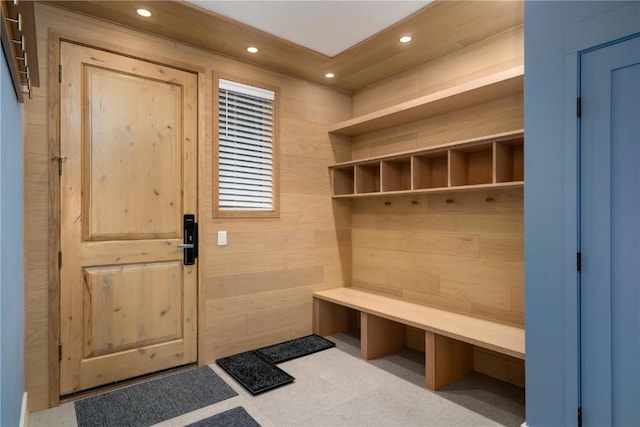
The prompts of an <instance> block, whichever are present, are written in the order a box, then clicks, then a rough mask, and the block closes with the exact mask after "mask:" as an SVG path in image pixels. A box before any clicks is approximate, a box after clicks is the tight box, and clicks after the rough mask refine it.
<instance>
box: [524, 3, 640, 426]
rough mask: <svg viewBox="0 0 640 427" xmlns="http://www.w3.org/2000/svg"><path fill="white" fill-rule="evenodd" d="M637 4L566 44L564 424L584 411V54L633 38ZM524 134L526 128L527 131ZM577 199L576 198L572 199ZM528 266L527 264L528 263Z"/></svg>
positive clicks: (572, 30)
mask: <svg viewBox="0 0 640 427" xmlns="http://www.w3.org/2000/svg"><path fill="white" fill-rule="evenodd" d="M636 8H637V5H635V4H630V5H629V6H625V7H621V8H619V9H615V10H613V11H612V12H610V13H607V14H605V15H600V16H596V17H594V18H592V19H588V20H586V21H582V22H580V23H578V24H575V25H573V26H571V27H569V28H568V29H567V30H566V31H565V36H564V40H563V51H564V56H565V60H564V73H563V74H564V106H565V108H564V112H563V113H564V123H565V127H564V137H563V140H562V145H563V157H564V159H563V183H562V191H563V193H564V194H565V195H567V196H568V197H565V199H564V202H563V207H562V212H563V223H564V227H563V236H562V242H563V246H564V262H563V264H564V269H563V276H564V279H563V283H564V290H563V292H564V319H565V323H564V325H563V332H564V336H565V345H564V348H565V355H564V366H565V369H564V373H563V377H564V384H565V399H564V409H565V424H566V425H573V424H575V423H576V421H577V417H576V412H577V408H578V407H579V406H580V403H581V401H580V387H581V384H580V323H579V322H580V293H579V291H580V290H579V285H580V274H579V272H578V271H577V269H576V254H577V253H578V252H579V251H580V178H579V173H580V169H579V167H580V151H579V149H580V118H579V117H577V114H576V100H577V98H578V97H579V96H580V55H581V54H582V53H585V52H587V51H590V50H593V49H597V48H600V47H603V46H606V45H608V44H613V43H617V42H619V41H622V40H624V39H627V38H630V37H633V35H634V34H636V33H638V31H639V30H640V28H639V27H638V23H637V21H636V15H635V11H636ZM525 133H526V129H525ZM571 195H574V197H571ZM525 263H526V260H525Z"/></svg>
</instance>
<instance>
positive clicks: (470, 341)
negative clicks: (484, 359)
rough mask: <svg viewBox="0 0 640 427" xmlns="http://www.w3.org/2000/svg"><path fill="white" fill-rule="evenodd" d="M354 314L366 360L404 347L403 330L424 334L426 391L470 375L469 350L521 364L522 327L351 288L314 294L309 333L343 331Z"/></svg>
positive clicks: (522, 351)
mask: <svg viewBox="0 0 640 427" xmlns="http://www.w3.org/2000/svg"><path fill="white" fill-rule="evenodd" d="M350 309H351V310H350ZM353 310H356V311H359V312H360V352H361V356H362V357H363V358H364V359H367V360H368V359H374V358H376V357H380V356H383V355H385V354H388V353H392V352H394V351H396V350H398V349H399V348H401V347H402V346H404V345H405V325H408V326H412V327H414V328H418V329H421V330H424V333H425V366H426V374H425V376H426V386H427V387H428V388H430V389H432V390H437V389H439V388H441V387H443V386H445V385H447V384H449V383H451V382H453V381H455V380H457V379H458V378H460V377H462V376H464V375H466V374H468V373H469V372H471V371H472V370H473V366H474V346H479V347H483V348H486V349H489V350H493V351H496V352H499V353H503V354H506V355H509V356H513V357H516V358H518V359H523V360H524V356H525V351H524V329H523V328H519V327H515V326H509V325H505V324H502V323H497V322H492V321H489V320H484V319H479V318H476V317H472V316H467V315H464V314H459V313H454V312H451V311H446V310H441V309H437V308H433V307H427V306H424V305H420V304H415V303H411V302H407V301H402V300H399V299H396V298H392V297H388V296H383V295H379V294H375V293H372V292H369V291H366V290H362V289H358V288H353V287H342V288H336V289H329V290H325V291H319V292H314V293H313V330H314V333H316V334H318V335H321V336H328V335H333V334H336V333H339V332H344V331H346V330H348V329H349V326H350V321H349V316H350V312H351V313H353Z"/></svg>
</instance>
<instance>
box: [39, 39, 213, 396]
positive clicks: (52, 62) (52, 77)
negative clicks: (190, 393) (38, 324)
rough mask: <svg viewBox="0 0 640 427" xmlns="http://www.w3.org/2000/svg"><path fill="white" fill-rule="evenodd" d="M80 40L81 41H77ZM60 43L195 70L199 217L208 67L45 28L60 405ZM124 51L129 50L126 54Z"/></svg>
mask: <svg viewBox="0 0 640 427" xmlns="http://www.w3.org/2000/svg"><path fill="white" fill-rule="evenodd" d="M80 40H82V41H80ZM61 42H69V43H73V44H77V45H82V46H87V47H90V48H94V49H99V50H104V51H107V52H112V53H115V54H119V55H123V56H128V57H131V58H135V59H139V60H142V61H146V62H151V63H156V64H161V65H164V66H168V67H171V68H176V69H178V70H182V71H187V72H191V73H194V74H196V75H197V84H198V88H197V96H198V100H197V108H198V111H197V122H198V130H197V135H198V141H197V144H196V145H197V148H196V153H197V156H198V159H197V165H198V171H197V177H198V178H197V187H198V189H197V205H198V208H197V218H204V208H203V204H202V203H200V200H202V189H203V188H204V183H205V175H204V171H205V140H206V120H205V114H204V112H205V111H206V109H205V99H206V96H205V95H206V91H207V89H208V87H207V80H206V69H205V68H204V67H202V66H198V65H194V64H186V63H184V62H180V61H175V60H172V59H170V58H166V57H161V56H159V55H154V54H151V53H149V52H142V51H137V50H135V49H133V50H132V49H131V48H130V47H126V46H122V45H118V44H110V43H106V42H104V41H101V40H97V39H92V38H90V37H86V35H85V34H83V33H82V32H81V31H77V32H74V31H69V32H67V31H65V32H63V33H61V32H55V31H50V33H49V45H48V54H49V58H48V65H49V80H48V81H49V85H48V102H47V118H48V119H47V122H48V124H49V126H48V134H47V135H48V139H49V144H48V149H49V150H48V151H49V159H50V164H49V222H48V233H49V236H48V253H49V257H48V282H49V286H48V299H47V301H48V316H47V318H48V332H49V333H48V337H49V339H48V349H49V351H48V353H49V358H48V367H49V369H48V373H49V378H48V380H49V381H48V383H49V406H50V407H54V406H58V405H59V404H60V362H59V355H58V351H59V350H58V348H59V347H58V346H59V342H60V269H59V267H58V265H59V260H58V254H59V252H60V209H61V198H60V174H59V163H58V158H59V156H60V85H59V84H57V82H58V73H59V67H60V44H61ZM123 52H127V53H126V54H125V53H123ZM61 162H63V165H62V168H64V160H61ZM200 224H201V225H200V235H204V233H205V230H204V227H205V221H200ZM205 262H206V251H202V250H201V251H200V253H199V256H198V277H197V281H198V286H197V299H198V301H197V307H198V324H197V334H196V336H197V364H198V366H201V364H202V361H203V360H204V357H203V354H202V351H203V348H202V345H201V343H202V335H203V334H204V328H203V327H202V326H201V325H204V324H205V321H206V320H205V315H204V298H202V297H201V296H202V295H203V289H202V283H203V272H204V268H202V266H203V265H204V263H205Z"/></svg>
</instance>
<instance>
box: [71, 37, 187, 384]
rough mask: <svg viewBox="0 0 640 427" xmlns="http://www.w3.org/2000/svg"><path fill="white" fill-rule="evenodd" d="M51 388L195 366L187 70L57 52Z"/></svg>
mask: <svg viewBox="0 0 640 427" xmlns="http://www.w3.org/2000/svg"><path fill="white" fill-rule="evenodd" d="M60 64H61V67H62V68H61V76H62V77H61V83H60V150H61V151H60V152H61V156H62V157H63V158H66V159H65V160H64V161H63V163H62V165H63V166H62V176H61V178H60V183H61V212H60V222H61V252H62V257H61V258H62V260H61V263H62V266H61V269H60V344H61V346H62V347H61V361H60V394H61V395H67V394H69V393H74V392H77V391H80V390H86V389H89V388H92V387H96V386H100V385H104V384H109V383H112V382H114V381H120V380H123V379H127V378H132V377H135V376H139V375H143V374H147V373H151V372H156V371H159V370H163V369H167V368H171V367H175V366H179V365H184V364H188V363H192V362H195V361H196V355H197V351H196V349H197V342H196V328H197V276H198V274H197V263H196V264H195V265H190V266H185V265H183V251H182V250H180V249H179V248H177V247H176V246H177V245H179V244H181V243H182V242H183V215H184V214H185V213H191V214H196V213H197V178H196V177H197V170H196V166H197V158H196V152H197V151H196V145H197V134H198V132H197V77H196V75H194V74H191V73H188V72H184V71H179V70H176V69H173V68H170V67H166V66H162V65H158V64H153V63H149V62H145V61H141V60H137V59H132V58H128V57H125V56H121V55H117V54H113V53H108V52H104V51H100V50H97V49H91V48H88V47H84V46H79V45H75V44H71V43H61V47H60Z"/></svg>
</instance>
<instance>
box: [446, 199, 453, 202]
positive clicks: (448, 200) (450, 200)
mask: <svg viewBox="0 0 640 427" xmlns="http://www.w3.org/2000/svg"><path fill="white" fill-rule="evenodd" d="M445 202H446V203H453V199H447V200H445Z"/></svg>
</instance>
